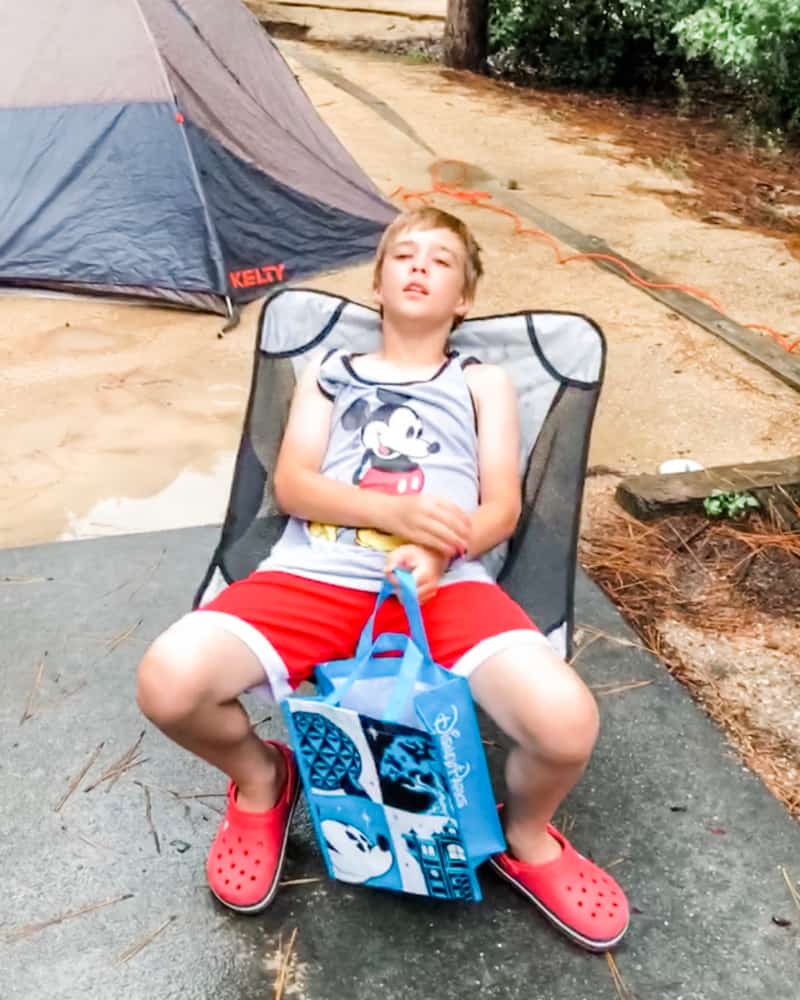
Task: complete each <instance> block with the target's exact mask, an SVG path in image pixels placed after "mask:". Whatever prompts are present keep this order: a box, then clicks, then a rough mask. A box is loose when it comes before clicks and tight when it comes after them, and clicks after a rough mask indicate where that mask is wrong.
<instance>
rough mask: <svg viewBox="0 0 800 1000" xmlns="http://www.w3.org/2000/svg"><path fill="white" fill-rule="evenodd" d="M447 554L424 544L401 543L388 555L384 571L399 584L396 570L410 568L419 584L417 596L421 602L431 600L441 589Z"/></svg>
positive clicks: (393, 581) (394, 582)
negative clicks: (425, 546)
mask: <svg viewBox="0 0 800 1000" xmlns="http://www.w3.org/2000/svg"><path fill="white" fill-rule="evenodd" d="M448 562H449V560H448V558H447V556H444V555H442V554H441V553H439V552H435V551H434V550H433V549H426V548H424V547H423V546H422V545H401V546H399V548H396V549H394V550H393V551H392V552H390V553H389V555H388V556H387V557H386V562H385V564H384V567H383V571H384V573H385V574H386V576H387V578H388V579H389V580H391V581H392V583H393V584H395V586H397V580H396V578H395V576H394V571H395V570H396V569H397V568H398V567H403V568H405V569H410V570H411V573H412V576H413V577H414V582H415V583H416V585H417V598H418V599H419V603H420V604H424V603H425V602H426V601H429V600H430V599H431V598H432V597H433V596H434V594H435V593H436V591H437V590H438V589H439V581H440V580H441V578H442V575H443V574H444V571H445V570H446V569H447V564H448Z"/></svg>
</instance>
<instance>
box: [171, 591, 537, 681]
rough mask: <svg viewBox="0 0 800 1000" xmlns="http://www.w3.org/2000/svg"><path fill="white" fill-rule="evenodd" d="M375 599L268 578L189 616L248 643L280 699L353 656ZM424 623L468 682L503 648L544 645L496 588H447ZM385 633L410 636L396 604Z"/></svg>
mask: <svg viewBox="0 0 800 1000" xmlns="http://www.w3.org/2000/svg"><path fill="white" fill-rule="evenodd" d="M375 598H376V594H374V593H372V592H370V591H364V590H355V589H352V588H350V587H340V586H337V585H335V584H331V583H320V582H319V581H317V580H310V579H307V578H306V577H302V576H295V575H294V574H290V573H280V572H275V571H267V572H261V573H253V574H252V575H251V576H249V577H248V578H247V579H246V580H240V581H238V582H236V583H233V584H231V585H230V586H229V587H228V588H227V589H226V590H224V591H222V593H221V594H219V595H218V596H217V597H215V598H214V599H213V600H211V601H209V602H208V603H207V604H204V605H203V606H202V607H201V608H200V609H199V610H198V611H194V612H192V615H190V616H189V617H192V616H194V615H198V614H199V615H204V616H205V615H208V614H213V615H214V616H215V617H216V618H217V620H218V623H219V625H220V626H221V627H222V628H225V629H226V630H227V631H229V632H232V633H233V634H235V635H237V636H238V637H239V638H240V639H242V640H243V641H244V642H245V643H246V644H247V646H248V647H249V648H250V649H251V650H252V651H253V652H254V653H255V654H256V656H257V657H258V659H259V660H260V662H261V664H262V666H263V667H264V671H265V673H266V675H267V681H268V684H269V687H270V688H271V694H272V696H273V697H274V698H275V699H276V700H280V699H281V698H284V697H286V695H288V694H289V693H290V692H291V691H292V690H293V689H294V688H296V687H297V686H298V685H299V684H302V682H303V681H307V680H311V679H312V678H313V675H314V668H315V666H316V665H317V664H318V663H324V662H325V661H327V660H343V659H349V658H350V657H352V656H353V654H354V652H355V648H356V643H357V642H358V639H359V636H360V635H361V632H362V630H363V628H364V625H365V624H366V622H367V619H368V618H369V616H370V614H371V613H372V609H373V607H374V605H375ZM422 620H423V623H424V625H425V632H426V634H427V636H428V643H429V644H430V647H431V653H432V655H433V658H434V660H435V661H436V662H437V663H439V664H441V665H442V666H443V667H448V668H451V669H454V670H455V671H456V672H457V673H459V674H463V675H464V676H468V675H469V674H470V673H471V672H472V671H473V670H474V669H475V667H477V666H479V665H480V664H481V663H483V661H484V660H486V659H487V658H488V657H489V656H491V655H492V654H493V653H496V652H499V650H501V649H505V648H507V647H508V646H510V645H514V644H516V643H518V642H520V641H523V642H530V641H531V639H534V640H543V639H544V637H543V636H542V635H541V633H540V632H539V630H538V629H537V628H536V626H535V625H534V624H533V622H532V621H531V620H530V618H529V617H528V616H527V615H526V614H525V612H524V611H523V610H522V608H521V607H520V606H519V605H518V604H516V603H515V602H514V601H512V600H511V598H510V597H509V596H508V595H507V594H506V593H505V592H504V591H503V590H501V589H500V587H498V586H497V584H495V583H475V582H464V583H452V584H448V585H447V586H444V587H442V588H441V589H440V590H439V591H438V593H437V594H436V595H435V596H434V597H432V598H431V599H430V600H429V601H427V602H426V603H425V604H424V605H423V607H422ZM381 632H403V633H405V634H408V624H407V622H406V617H405V613H404V611H403V609H402V607H401V605H400V603H399V601H398V600H397V599H396V598H395V597H390V598H389V599H388V600H387V601H385V602H384V604H383V605H382V607H381V608H380V610H379V612H378V616H377V620H376V623H375V633H376V635H377V634H379V633H381ZM520 633H521V634H520ZM544 641H546V640H544Z"/></svg>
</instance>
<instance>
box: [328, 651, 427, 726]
mask: <svg viewBox="0 0 800 1000" xmlns="http://www.w3.org/2000/svg"><path fill="white" fill-rule="evenodd" d="M403 645H405V651H404V653H403V655H402V658H401V659H400V666H399V668H398V669H397V671H396V673H395V675H394V685H393V686H392V693H391V695H390V697H389V700H388V702H387V703H386V705H385V706H384V707H383V708H382V709H381V710H380V716H381V718H382V719H383V720H384V721H385V722H397V720H398V719H399V718H400V714H401V712H402V711H403V709H404V708H405V706H406V704H407V702H408V700H409V698H411V696H412V694H413V693H414V685H415V684H416V682H417V678H418V677H419V674H420V671H421V670H422V668H423V667H424V666H425V664H426V661H425V657H424V656H423V655H422V653H421V651H420V650H419V649H418V648H417V645H416V644H415V643H414V641H413V640H412V639H410V638H409V637H408V636H407V635H400V634H394V633H392V632H386V633H384V634H383V635H380V636H378V638H377V639H376V640H375V642H374V644H373V646H372V648H371V649H370V650H369V651H368V652H367V655H366V656H365V657H363V659H361V660H360V661H359V662H358V665H357V666H356V668H355V670H353V671H352V672H351V673H350V674H348V675H347V677H346V678H345V680H344V682H343V683H342V684H340V685H339V687H336V688H334V689H333V691H331V693H330V694H329V695H328V696H327V697H326V698H325V699H324V701H323V704H325V705H340V704H341V702H342V699H343V698H344V697H345V696H346V694H347V693H348V691H349V690H350V689H351V688H352V687H353V685H354V684H357V683H358V681H362V680H365V679H367V678H368V677H369V675H370V673H371V668H372V667H373V654H375V653H382V652H394V651H396V650H398V648H399V647H402V646H403ZM393 660H394V661H396V660H397V657H394V658H390V659H389V660H388V662H389V663H391V662H393ZM376 711H378V708H377V706H376Z"/></svg>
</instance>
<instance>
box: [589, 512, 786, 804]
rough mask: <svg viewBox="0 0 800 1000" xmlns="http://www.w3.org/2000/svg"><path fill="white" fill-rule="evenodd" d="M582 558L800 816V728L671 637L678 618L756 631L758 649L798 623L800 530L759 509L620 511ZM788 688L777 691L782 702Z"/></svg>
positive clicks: (593, 536) (717, 628) (603, 524)
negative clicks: (757, 703) (767, 714)
mask: <svg viewBox="0 0 800 1000" xmlns="http://www.w3.org/2000/svg"><path fill="white" fill-rule="evenodd" d="M580 557H581V563H582V565H583V567H584V569H585V570H586V572H587V573H588V575H589V576H590V577H591V578H592V579H593V580H594V581H595V583H597V584H598V585H599V586H600V587H601V588H602V590H604V591H605V593H606V594H607V595H608V596H609V597H610V598H611V600H612V601H613V602H614V604H615V605H616V606H617V608H618V609H619V610H620V612H621V614H622V615H623V617H624V618H625V619H626V620H627V621H628V622H629V623H630V624H631V626H632V627H633V628H634V630H635V631H636V632H637V633H638V635H639V636H640V637H641V639H642V641H643V643H644V645H645V646H646V647H647V648H648V649H650V650H651V651H652V652H653V653H654V654H655V655H656V656H658V657H659V659H660V660H661V661H662V662H663V663H664V664H665V665H666V667H667V669H668V670H669V671H670V672H671V673H672V674H673V675H674V676H675V677H676V678H677V679H678V680H679V681H681V682H682V683H683V684H684V685H685V686H686V687H687V688H688V689H689V691H690V692H691V693H692V695H693V696H694V698H695V699H696V700H697V701H698V702H699V703H700V705H701V706H702V707H703V708H704V709H705V711H706V712H707V713H708V715H709V716H710V717H711V718H712V719H713V720H714V721H715V722H717V723H718V724H720V725H721V726H722V728H723V729H724V731H725V732H726V734H727V736H728V738H729V739H730V741H731V742H732V743H733V745H734V746H735V748H736V750H737V751H738V753H739V754H740V756H741V758H742V759H743V761H744V763H745V764H746V765H747V766H748V767H749V768H751V769H752V770H753V771H754V772H755V773H757V774H758V775H759V776H760V777H761V779H762V780H763V781H764V783H765V784H766V785H767V787H768V788H769V789H770V790H771V791H772V793H773V794H774V795H775V796H776V797H777V798H778V799H779V800H780V801H781V802H783V803H784V805H785V806H786V807H787V809H789V811H790V812H791V813H792V815H794V816H795V817H797V818H800V788H798V781H797V774H798V768H800V731H796V732H791V726H790V735H788V736H787V733H786V730H785V729H784V731H783V732H782V733H777V732H775V731H774V729H772V728H771V727H767V726H764V725H758V722H757V718H756V715H755V713H752V714H751V712H750V711H749V710H748V698H747V696H745V697H744V698H743V699H740V700H738V701H735V702H732V701H731V699H730V698H729V697H727V696H726V695H725V693H724V692H723V685H722V683H721V682H720V680H719V679H718V678H717V677H715V675H714V671H713V670H708V669H703V665H702V664H701V663H699V662H691V657H687V656H686V655H683V654H679V653H678V651H677V650H676V649H675V647H674V646H673V645H672V644H670V643H669V642H668V641H667V639H666V635H665V633H666V632H667V631H668V629H667V626H668V625H670V624H674V623H675V622H678V623H681V624H682V625H685V626H688V627H690V628H693V629H696V630H702V632H703V633H704V634H706V635H716V636H721V637H727V638H728V639H735V640H740V639H742V637H748V639H749V641H750V642H751V643H755V645H756V648H757V647H758V645H759V642H760V643H761V645H762V648H765V639H766V645H767V646H768V645H769V643H770V640H769V633H770V631H771V628H774V629H775V630H777V629H780V628H781V627H782V626H788V627H792V626H796V625H797V619H798V610H799V609H800V532H794V533H792V532H786V531H781V530H780V529H779V528H777V527H776V526H775V525H774V524H771V523H769V521H768V520H767V519H765V518H763V517H761V516H759V515H754V516H752V517H751V518H749V519H748V520H747V521H746V522H741V521H740V522H716V521H711V520H709V519H708V518H706V517H705V516H704V515H695V514H690V515H682V516H674V517H665V518H662V519H661V520H658V521H655V522H649V523H642V522H640V521H638V520H636V519H635V518H632V517H630V516H628V515H627V514H625V513H623V512H622V511H621V510H619V509H614V510H611V511H609V512H608V513H605V514H603V516H602V519H601V521H599V522H598V521H596V522H595V523H594V524H592V526H591V529H590V530H589V531H588V532H586V533H584V535H583V536H582V538H581V549H580ZM750 648H751V649H752V646H751V647H750ZM796 652H798V653H799V654H800V650H797V651H796ZM797 662H798V663H800V661H797ZM780 696H781V693H780V692H776V697H777V698H778V699H779V700H778V702H777V703H778V704H780ZM788 708H789V709H791V706H788ZM795 729H796V727H795ZM795 736H796V739H795V738H794V737H795Z"/></svg>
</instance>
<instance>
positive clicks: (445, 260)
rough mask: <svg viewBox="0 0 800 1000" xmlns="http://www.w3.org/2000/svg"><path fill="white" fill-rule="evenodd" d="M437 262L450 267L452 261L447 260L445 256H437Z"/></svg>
mask: <svg viewBox="0 0 800 1000" xmlns="http://www.w3.org/2000/svg"><path fill="white" fill-rule="evenodd" d="M436 263H437V264H442V265H444V267H450V261H449V260H447V259H446V258H445V257H437V258H436Z"/></svg>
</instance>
